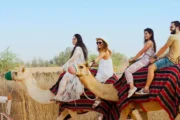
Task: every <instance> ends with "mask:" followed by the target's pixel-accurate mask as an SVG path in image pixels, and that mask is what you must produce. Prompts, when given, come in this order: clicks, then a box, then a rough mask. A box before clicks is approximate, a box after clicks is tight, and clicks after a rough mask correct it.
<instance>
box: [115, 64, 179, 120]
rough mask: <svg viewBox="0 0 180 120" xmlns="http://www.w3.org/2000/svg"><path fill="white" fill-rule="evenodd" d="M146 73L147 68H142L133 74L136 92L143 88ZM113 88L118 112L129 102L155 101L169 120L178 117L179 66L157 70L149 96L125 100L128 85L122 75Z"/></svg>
mask: <svg viewBox="0 0 180 120" xmlns="http://www.w3.org/2000/svg"><path fill="white" fill-rule="evenodd" d="M147 72H148V67H144V68H142V69H140V70H139V71H137V72H135V73H134V74H133V77H134V84H135V86H136V87H137V88H138V90H139V89H141V88H143V87H144V85H145V83H146V79H147ZM114 86H115V87H116V89H117V90H118V91H119V94H118V96H119V101H118V103H117V105H118V107H119V108H120V111H121V110H122V109H123V108H124V107H125V106H126V105H128V103H129V102H131V101H134V102H148V101H151V100H156V101H158V102H159V104H160V105H161V106H162V107H163V108H164V109H165V110H166V111H167V113H168V114H169V116H170V119H171V120H174V119H175V118H176V116H177V115H178V111H179V105H180V64H179V65H174V66H172V67H168V68H163V69H161V70H157V71H156V72H155V77H154V80H153V82H152V84H151V87H150V94H149V95H145V96H132V97H131V98H130V99H127V95H128V90H129V85H127V81H126V78H125V75H124V74H123V75H122V77H121V78H120V79H119V80H118V82H116V83H115V84H114Z"/></svg>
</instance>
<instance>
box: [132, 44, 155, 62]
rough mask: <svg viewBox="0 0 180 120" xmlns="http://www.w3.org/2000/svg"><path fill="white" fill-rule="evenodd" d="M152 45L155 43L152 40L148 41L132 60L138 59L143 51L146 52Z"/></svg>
mask: <svg viewBox="0 0 180 120" xmlns="http://www.w3.org/2000/svg"><path fill="white" fill-rule="evenodd" d="M152 45H153V43H152V41H148V42H146V44H145V45H144V47H143V48H142V49H141V50H140V51H139V52H138V54H137V55H136V56H135V57H134V58H133V59H132V60H136V59H138V58H139V57H140V56H141V55H142V54H143V53H145V52H146V51H147V50H148V49H149V48H150V47H151V46H152Z"/></svg>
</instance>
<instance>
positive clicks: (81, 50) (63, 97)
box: [54, 34, 88, 102]
mask: <svg viewBox="0 0 180 120" xmlns="http://www.w3.org/2000/svg"><path fill="white" fill-rule="evenodd" d="M72 43H73V45H74V49H73V50H72V53H71V56H70V59H69V60H68V61H67V62H66V63H65V64H64V65H63V66H62V68H63V70H64V71H66V73H65V75H64V76H63V78H62V80H61V81H60V83H59V89H58V92H57V94H56V96H55V97H54V100H56V101H63V102H70V101H74V100H78V99H80V95H81V94H82V93H83V92H84V86H83V85H82V83H81V82H80V81H79V79H78V77H76V75H72V74H70V73H69V72H68V71H67V69H68V66H70V65H72V64H80V63H84V62H85V61H86V60H87V56H88V51H87V49H86V46H85V44H84V43H83V40H82V37H81V35H79V34H75V35H74V37H73V40H72Z"/></svg>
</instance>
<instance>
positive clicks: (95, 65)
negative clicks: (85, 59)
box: [91, 52, 105, 67]
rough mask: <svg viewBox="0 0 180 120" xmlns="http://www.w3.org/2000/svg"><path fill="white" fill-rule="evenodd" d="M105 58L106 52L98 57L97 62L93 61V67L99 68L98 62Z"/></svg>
mask: <svg viewBox="0 0 180 120" xmlns="http://www.w3.org/2000/svg"><path fill="white" fill-rule="evenodd" d="M104 56H105V52H101V53H100V54H99V56H98V57H97V58H96V59H95V60H93V61H92V65H91V67H98V66H99V65H98V64H97V62H98V61H99V60H100V59H101V58H103V57H104Z"/></svg>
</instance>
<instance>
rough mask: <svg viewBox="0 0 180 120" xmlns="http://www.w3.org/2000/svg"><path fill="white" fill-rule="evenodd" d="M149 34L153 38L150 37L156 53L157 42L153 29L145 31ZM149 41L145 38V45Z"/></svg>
mask: <svg viewBox="0 0 180 120" xmlns="http://www.w3.org/2000/svg"><path fill="white" fill-rule="evenodd" d="M145 31H146V32H148V33H149V34H151V37H150V40H151V41H152V42H153V48H154V52H156V42H155V40H154V32H153V30H152V29H151V28H146V29H144V32H145ZM147 41H148V40H146V39H145V38H144V44H145V43H146V42H147Z"/></svg>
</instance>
